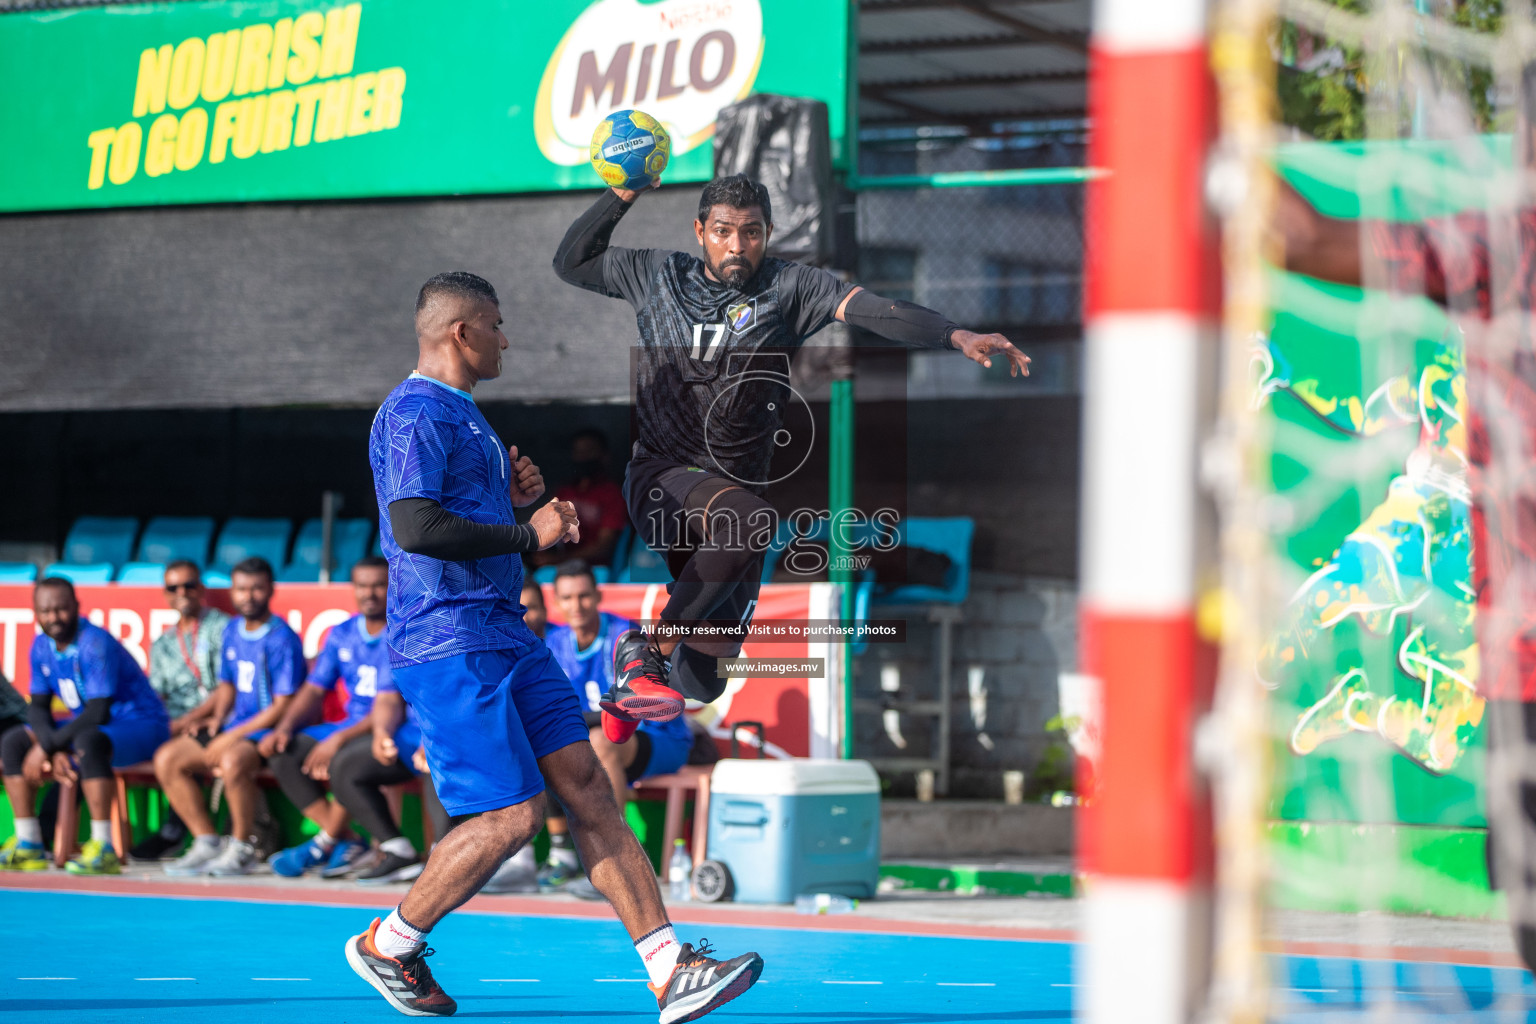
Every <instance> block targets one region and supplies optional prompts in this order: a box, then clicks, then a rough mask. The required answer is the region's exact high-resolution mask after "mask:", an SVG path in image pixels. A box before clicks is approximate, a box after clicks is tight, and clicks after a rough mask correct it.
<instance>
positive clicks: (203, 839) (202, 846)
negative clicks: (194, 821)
mask: <svg viewBox="0 0 1536 1024" xmlns="http://www.w3.org/2000/svg"><path fill="white" fill-rule="evenodd" d="M192 846H193V848H194V849H198V850H217V849H218V848H219V837H218V836H193V837H192Z"/></svg>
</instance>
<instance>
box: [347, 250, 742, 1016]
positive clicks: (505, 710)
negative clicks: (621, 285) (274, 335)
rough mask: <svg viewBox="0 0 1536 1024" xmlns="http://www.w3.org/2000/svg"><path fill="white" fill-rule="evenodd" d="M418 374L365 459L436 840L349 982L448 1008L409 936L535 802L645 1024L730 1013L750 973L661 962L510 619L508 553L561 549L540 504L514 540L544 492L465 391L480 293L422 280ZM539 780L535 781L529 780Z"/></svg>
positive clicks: (599, 797) (661, 942) (491, 360)
mask: <svg viewBox="0 0 1536 1024" xmlns="http://www.w3.org/2000/svg"><path fill="white" fill-rule="evenodd" d="M416 334H417V338H418V342H419V345H420V352H421V354H420V359H419V361H418V363H417V368H416V372H415V373H413V374H411V376H410V377H409V378H407V379H406V380H405V381H404V382H403V383H402V384H400V386H399V387H397V388H395V390H394V391H392V392H391V393H390V395H389V397H388V398H386V399H385V400H384V404H383V406H382V407H381V408H380V409H379V412H378V415H377V416H376V417H375V419H374V423H373V431H372V437H371V439H370V443H369V458H370V461H371V463H372V465H373V474H374V487H375V490H376V492H377V495H378V503H379V526H380V531H379V532H380V535H381V537H382V538H383V546H384V552H385V555H386V556H387V557H388V559H389V569H390V588H389V615H388V622H389V624H388V628H387V637H388V642H389V647H390V663H391V677H392V679H393V680H394V683H395V685H396V686H397V687H399V689H400V692H401V694H402V695H403V696H404V697H405V699H406V700H407V701H408V702H409V703H410V704H411V706H412V707H413V708H415V710H416V713H417V716H418V720H419V722H420V725H421V731H422V742H423V745H424V747H425V749H426V752H427V761H428V762H429V764H430V766H431V773H432V781H433V783H434V784H435V786H436V788H437V793H438V796H439V797H440V798H441V800H442V803H443V807H444V808H445V809H446V810H447V812H448V813H449V814H451V815H454V816H458V815H467V814H476V813H478V817H475V818H472V819H470V820H468V821H465V822H463V823H461V824H460V825H458V826H457V827H455V828H453V829H452V830H451V831H449V832H448V834H447V835H446V836H444V837H443V839H442V840H441V841H440V842H439V843H438V844H437V846H436V847H435V848H434V849H433V851H432V855H431V857H429V858H428V860H427V865H426V867H425V869H423V871H422V873H421V875H420V877H419V878H417V879H416V881H415V883H414V884H413V885H412V886H411V890H410V892H409V893H407V894H406V897H405V899H404V900H402V901H401V903H400V905H399V907H397V908H396V909H395V910H394V911H393V912H392V913H390V915H389V916H388V918H387V919H386V920H385V921H383V922H380V921H379V920H378V919H375V920H374V922H373V924H372V925H371V926H370V927H369V928H368V930H367V931H365V932H363V933H362V934H361V935H357V936H355V937H353V938H351V939H349V940H348V941H347V944H346V956H347V961H348V963H349V964H350V965H351V966H352V969H353V970H354V971H356V972H357V973H358V975H359V976H361V977H362V978H363V979H364V980H366V981H367V982H368V983H369V984H370V985H372V986H373V987H374V988H375V989H376V990H377V991H378V992H379V993H380V994H381V995H383V996H384V998H385V999H387V1000H388V1001H389V1003H390V1004H391V1005H392V1006H394V1007H395V1008H396V1009H397V1010H399V1011H401V1012H402V1013H406V1014H411V1015H415V1016H446V1015H449V1014H452V1013H453V1012H454V1011H455V1010H456V1009H457V1006H456V1004H455V1003H454V1001H453V1000H452V999H451V998H450V997H449V996H448V995H447V994H446V993H445V992H444V991H443V990H442V988H441V986H439V985H438V984H437V982H436V981H435V980H433V977H432V972H431V970H430V969H428V967H427V964H426V961H425V957H426V956H427V955H428V954H429V953H430V952H431V951H430V950H427V949H426V942H425V938H426V935H427V934H428V932H430V931H431V929H432V928H433V927H434V926H435V925H436V924H437V923H438V922H439V921H440V920H442V919H443V917H444V916H446V915H447V914H448V913H450V912H451V911H453V910H454V908H456V907H458V906H459V905H460V904H462V903H463V902H464V901H465V900H467V899H469V898H470V897H471V896H473V895H474V894H475V892H476V891H478V890H479V889H480V887H481V886H482V885H483V884H484V883H485V881H486V880H487V879H488V878H490V876H491V874H492V872H494V871H495V870H496V868H497V867H498V865H500V864H501V862H502V861H503V860H505V859H506V857H507V856H508V855H509V854H511V853H512V852H513V851H515V850H517V849H518V848H519V847H521V846H522V845H523V844H525V843H526V842H528V841H529V840H530V839H531V838H533V836H534V834H535V833H536V832H538V830H539V828H540V827H541V825H542V824H543V820H544V785H545V781H546V780H547V781H548V784H549V787H550V789H552V790H553V791H554V793H555V794H556V795H557V796H558V797H559V798H560V802H561V803H562V804H564V805H565V808H566V812H567V815H568V818H569V821H570V823H571V826H572V831H573V832H574V833H575V834H576V838H577V843H578V846H579V847H580V850H581V854H582V860H583V861H584V862H585V863H586V864H587V866H588V870H589V875H590V878H591V880H592V883H593V884H594V885H595V886H596V887H597V889H598V890H599V891H600V892H602V894H603V895H604V896H605V897H606V898H607V899H608V902H609V903H611V904H612V905H613V907H614V910H615V911H616V912H617V914H618V916H619V918H620V920H622V921H623V922H624V925H625V927H626V928H627V929H628V931H629V934H630V937H631V938H632V939H633V940H634V941H635V950H636V952H637V954H639V955H640V957H641V960H642V962H643V963H644V965H645V968H646V971H647V972H648V973H649V975H650V977H651V982H652V991H653V992H655V994H656V997H657V1003H658V1005H659V1006H660V1009H661V1021H662V1024H671V1022H673V1021H680V1020H692V1019H694V1018H696V1017H698V1016H701V1015H702V1014H704V1013H707V1012H709V1011H710V1010H712V1009H714V1008H715V1007H716V1006H719V1005H721V1004H722V1003H724V1002H726V1001H728V1000H730V999H733V998H735V997H736V996H737V995H740V994H741V993H742V992H744V991H745V990H746V989H747V988H748V987H750V986H751V985H752V984H753V983H754V982H755V981H756V980H757V976H758V974H760V973H761V971H762V958H761V957H759V956H757V954H755V953H748V954H744V955H742V956H739V957H735V958H734V959H731V960H727V961H724V962H720V961H717V960H714V959H712V958H711V957H709V956H708V955H707V953H708V950H707V948H706V947H704V946H703V944H701V946H700V948H699V949H697V950H695V949H693V948H692V947H691V946H689V945H687V944H684V945H681V946H679V944H678V942H677V938H676V936H675V935H674V933H673V930H672V926H671V924H670V923H669V922H668V921H667V916H666V911H665V909H664V908H663V906H662V903H661V891H660V889H659V888H658V886H657V884H656V876H655V874H654V872H653V871H652V869H651V864H650V861H648V860H647V859H646V856H645V854H644V853H643V852H642V851H641V849H640V844H639V843H638V842H637V841H636V839H635V837H634V834H633V833H632V832H630V830H629V827H628V826H627V825H626V824H625V822H624V819H623V817H622V816H620V814H619V809H618V806H617V805H616V804H615V803H614V801H613V793H612V791H611V790H610V788H609V786H608V785H607V777H606V776H605V774H604V773H603V769H602V766H601V765H600V764H599V763H598V761H597V757H596V755H595V754H594V753H593V751H592V745H591V744H590V743H589V742H588V741H587V729H586V726H585V725H584V724H583V722H582V718H581V710H580V708H579V706H578V705H577V703H576V695H575V693H574V692H573V691H572V689H571V684H570V682H569V680H567V679H566V677H565V675H564V673H562V672H561V671H560V668H559V666H558V665H557V664H555V661H554V658H553V657H551V656H550V653H549V650H548V649H547V648H546V647H545V646H544V643H543V641H541V640H539V639H538V638H537V637H535V636H534V635H533V634H532V633H531V632H530V631H529V629H528V627H527V626H526V625H525V624H524V622H523V609H522V606H521V605H520V604H519V603H518V594H519V593H520V592H521V590H522V558H521V555H522V554H523V553H525V552H529V551H536V550H542V549H544V548H548V547H550V546H552V545H553V544H555V543H556V542H557V541H559V540H561V539H562V538H569V539H571V540H578V539H579V538H580V534H579V532H578V530H577V522H576V515H575V510H574V508H573V507H572V506H571V505H570V503H568V502H562V501H559V500H558V499H557V500H555V501H552V502H550V503H549V504H547V505H545V506H544V507H542V508H540V509H538V510H537V511H536V512H534V513H533V515H532V517H531V518H530V519H529V521H528V523H527V524H525V525H518V524H517V523H516V520H515V518H514V509H515V507H517V506H526V505H530V504H532V503H533V502H534V501H536V500H537V499H538V498H539V496H540V495H542V494H543V492H544V482H543V478H542V477H541V476H540V475H539V471H538V468H537V467H536V466H534V465H533V464H532V463H531V462H530V461H529V460H528V458H527V457H519V456H518V453H517V449H516V448H512V449H510V450H508V449H506V448H503V447H502V444H501V441H500V439H498V438H497V436H496V432H495V431H494V430H492V429H491V426H490V424H489V423H487V422H486V420H485V417H484V416H483V415H482V414H481V412H480V409H479V407H478V406H476V405H475V402H474V399H473V397H471V394H470V392H471V390H472V389H473V388H474V387H475V385H476V384H478V383H479V382H480V381H483V380H489V379H491V378H493V377H496V376H497V375H498V374H499V373H500V372H501V353H502V351H503V350H504V349H505V348H506V347H507V339H506V338H505V337H504V336H503V334H502V332H501V311H500V308H499V304H498V300H497V298H496V292H495V291H494V290H493V289H492V288H491V286H490V285H489V284H488V283H486V281H484V280H483V279H481V278H479V277H476V276H475V275H473V274H465V273H452V274H439V275H438V276H437V277H434V278H432V279H431V280H430V281H428V282H427V283H426V284H425V285H423V286H422V289H421V292H420V294H419V295H418V297H417V301H416ZM541 776H542V777H541Z"/></svg>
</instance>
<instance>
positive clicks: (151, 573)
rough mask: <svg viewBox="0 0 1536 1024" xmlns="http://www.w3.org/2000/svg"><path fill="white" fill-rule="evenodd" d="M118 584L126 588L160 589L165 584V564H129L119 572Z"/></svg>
mask: <svg viewBox="0 0 1536 1024" xmlns="http://www.w3.org/2000/svg"><path fill="white" fill-rule="evenodd" d="M117 582H119V583H121V584H122V585H123V586H125V587H158V586H161V585H162V584H164V583H165V563H164V562H129V563H128V564H127V565H125V566H123V567H122V568H121V569H119V570H117Z"/></svg>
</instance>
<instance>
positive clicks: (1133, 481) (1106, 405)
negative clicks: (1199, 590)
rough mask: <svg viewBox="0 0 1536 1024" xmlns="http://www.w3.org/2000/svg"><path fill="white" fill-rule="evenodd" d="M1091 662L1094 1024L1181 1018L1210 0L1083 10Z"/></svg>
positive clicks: (1189, 921)
mask: <svg viewBox="0 0 1536 1024" xmlns="http://www.w3.org/2000/svg"><path fill="white" fill-rule="evenodd" d="M1090 61H1091V65H1090V68H1091V70H1090V76H1089V109H1090V112H1091V117H1092V124H1093V141H1092V144H1091V146H1090V153H1089V163H1090V165H1091V166H1093V167H1095V168H1099V169H1102V170H1103V171H1104V172H1105V173H1104V175H1103V177H1101V178H1099V179H1097V180H1096V181H1094V182H1093V183H1092V184H1091V185H1090V186H1089V192H1088V211H1087V218H1088V226H1087V236H1088V266H1087V278H1088V281H1087V296H1086V317H1085V319H1086V325H1087V353H1086V363H1087V369H1086V383H1085V388H1084V400H1085V422H1084V433H1085V441H1084V453H1085V454H1084V474H1083V480H1084V494H1083V567H1082V600H1081V615H1082V618H1081V623H1082V632H1081V635H1082V655H1083V665H1084V671H1085V672H1086V673H1088V674H1089V675H1091V676H1093V677H1095V678H1096V679H1097V680H1098V681H1099V684H1100V686H1101V694H1102V698H1103V704H1102V707H1103V716H1104V717H1103V721H1102V723H1101V728H1102V733H1101V739H1102V744H1101V747H1100V760H1099V763H1098V764H1097V766H1096V769H1095V772H1094V780H1093V791H1092V793H1091V794H1090V798H1089V801H1088V804H1087V806H1085V808H1084V812H1083V815H1082V822H1081V829H1080V835H1081V842H1080V851H1081V863H1082V866H1083V869H1084V871H1085V872H1086V873H1087V875H1088V876H1089V877H1088V882H1087V886H1086V908H1085V909H1086V915H1085V927H1084V930H1085V939H1086V946H1085V949H1084V955H1085V975H1086V976H1085V978H1084V987H1083V988H1080V989H1079V991H1080V992H1082V993H1083V995H1084V996H1085V999H1084V1006H1083V1009H1084V1010H1085V1011H1086V1016H1085V1019H1086V1020H1087V1021H1089V1022H1090V1024H1127V1022H1131V1021H1134V1022H1136V1024H1183V1022H1185V1021H1187V1020H1188V1019H1189V1018H1190V1015H1191V1014H1192V1013H1193V1012H1194V1010H1195V1009H1196V1004H1197V1001H1198V999H1199V990H1200V989H1201V987H1202V979H1203V977H1204V976H1205V974H1206V972H1207V971H1208V966H1209V950H1208V941H1209V929H1208V927H1207V917H1208V908H1209V890H1210V873H1211V861H1212V856H1211V852H1212V851H1211V830H1210V811H1209V803H1208V800H1207V798H1206V795H1205V787H1204V785H1203V782H1202V780H1201V779H1200V778H1199V775H1198V773H1197V772H1196V770H1195V768H1194V765H1193V733H1194V725H1195V721H1196V719H1197V716H1198V715H1199V714H1200V713H1201V712H1203V710H1204V709H1205V708H1206V707H1207V706H1208V705H1209V700H1210V686H1211V679H1212V677H1213V668H1214V658H1213V656H1212V655H1211V648H1210V647H1209V646H1207V645H1205V644H1202V643H1201V641H1200V639H1199V637H1198V636H1197V633H1196V624H1195V596H1196V581H1197V577H1199V576H1200V575H1201V569H1202V566H1207V565H1209V564H1210V556H1211V553H1212V552H1213V551H1214V549H1215V542H1214V536H1213V534H1214V524H1213V522H1212V521H1211V519H1210V518H1209V517H1208V515H1207V514H1206V513H1205V512H1204V511H1203V509H1205V508H1206V503H1205V502H1204V501H1203V500H1202V499H1201V497H1200V493H1199V486H1198V482H1197V455H1198V450H1197V449H1198V444H1199V440H1200V436H1201V432H1202V430H1203V427H1204V425H1205V424H1207V423H1208V422H1209V419H1210V415H1211V413H1212V411H1213V409H1214V396H1215V391H1214V382H1215V367H1216V337H1217V333H1216V332H1217V321H1218V316H1219V308H1220V299H1219V276H1218V271H1219V263H1218V249H1217V235H1216V228H1215V225H1214V223H1213V222H1212V220H1211V218H1210V217H1209V216H1208V215H1207V213H1206V209H1205V203H1204V199H1203V195H1202V184H1203V171H1204V166H1205V161H1206V155H1207V153H1208V151H1209V149H1210V145H1211V141H1212V139H1213V138H1214V135H1215V117H1216V109H1215V90H1214V86H1213V82H1212V77H1211V72H1210V67H1209V60H1208V55H1207V48H1206V4H1205V2H1204V0H1096V4H1095V11H1094V29H1093V42H1092V48H1091V57H1090Z"/></svg>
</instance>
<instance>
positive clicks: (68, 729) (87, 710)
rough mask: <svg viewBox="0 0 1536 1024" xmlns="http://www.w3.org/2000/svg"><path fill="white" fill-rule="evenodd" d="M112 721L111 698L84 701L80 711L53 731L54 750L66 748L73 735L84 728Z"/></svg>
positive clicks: (72, 740)
mask: <svg viewBox="0 0 1536 1024" xmlns="http://www.w3.org/2000/svg"><path fill="white" fill-rule="evenodd" d="M110 721H112V698H111V697H93V698H91V699H90V700H88V701H86V702H85V707H83V708H81V709H80V713H79V714H78V715H76V716H75V717H74V718H71V719H70V720H69V721H67V722H65V723H64V725H63V727H62V728H59V729H55V730H54V731H53V742H54V750H68V749H69V745H70V744H71V743H73V742H75V737H76V736H78V735H80V733H81V732H82V731H83V730H85V729H91V728H96V727H98V726H103V725H106V724H107V723H108V722H110Z"/></svg>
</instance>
